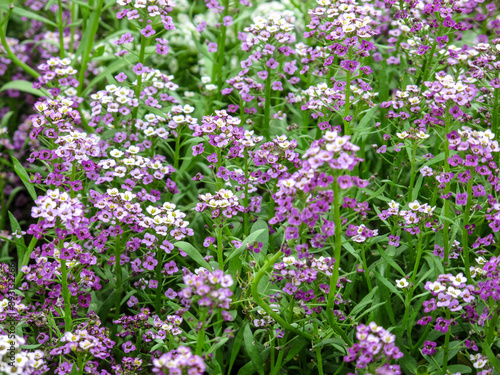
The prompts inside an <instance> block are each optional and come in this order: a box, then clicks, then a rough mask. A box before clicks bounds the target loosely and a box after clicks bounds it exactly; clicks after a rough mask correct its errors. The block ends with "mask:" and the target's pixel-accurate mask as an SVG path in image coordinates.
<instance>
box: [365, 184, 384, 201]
mask: <svg viewBox="0 0 500 375" xmlns="http://www.w3.org/2000/svg"><path fill="white" fill-rule="evenodd" d="M386 186H387V185H382V186H381V187H380V188H379V189H378V190H377V191H372V190H370V189H368V188H365V189H364V190H363V191H364V192H365V193H366V194H367V195H369V197H368V198H367V199H365V200H366V201H369V200H370V199H373V198H377V199H380V200H382V201H385V202H389V201H390V199H389V198H386V197H384V196H383V195H382V193H383V192H384V191H385V187H386Z"/></svg>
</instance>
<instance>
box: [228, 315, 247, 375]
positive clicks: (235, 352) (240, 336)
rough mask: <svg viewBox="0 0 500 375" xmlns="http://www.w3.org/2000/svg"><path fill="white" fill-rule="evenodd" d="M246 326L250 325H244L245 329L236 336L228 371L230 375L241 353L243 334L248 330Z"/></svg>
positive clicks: (241, 329)
mask: <svg viewBox="0 0 500 375" xmlns="http://www.w3.org/2000/svg"><path fill="white" fill-rule="evenodd" d="M246 325H248V323H247V322H245V323H243V327H242V328H240V329H239V330H238V333H237V334H236V337H235V338H234V343H233V347H232V348H231V357H230V358H229V368H228V370H227V373H228V374H230V373H231V369H232V368H233V365H234V361H236V357H237V356H238V353H239V352H240V349H241V344H242V343H243V332H244V329H243V328H246Z"/></svg>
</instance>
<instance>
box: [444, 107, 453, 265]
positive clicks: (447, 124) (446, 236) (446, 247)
mask: <svg viewBox="0 0 500 375" xmlns="http://www.w3.org/2000/svg"><path fill="white" fill-rule="evenodd" d="M449 120H450V115H449V110H448V108H446V116H445V120H444V172H445V173H448V172H450V164H449V163H448V156H449V154H450V149H449V141H448V137H447V134H448V133H449V131H450V121H449ZM450 189H451V182H449V183H448V184H447V185H446V187H445V188H444V195H446V194H448V193H449V192H450ZM449 211H450V200H449V199H445V200H444V217H445V218H448V217H449ZM443 225H444V228H443V247H444V260H443V266H444V270H445V271H446V268H447V266H448V257H449V254H450V239H449V230H450V223H449V221H448V220H444V223H443Z"/></svg>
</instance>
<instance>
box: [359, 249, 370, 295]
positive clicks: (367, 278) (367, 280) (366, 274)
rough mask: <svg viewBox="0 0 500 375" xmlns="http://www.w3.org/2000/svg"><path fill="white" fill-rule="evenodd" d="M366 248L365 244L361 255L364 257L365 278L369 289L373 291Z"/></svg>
mask: <svg viewBox="0 0 500 375" xmlns="http://www.w3.org/2000/svg"><path fill="white" fill-rule="evenodd" d="M365 253H366V249H365V246H363V247H362V248H361V256H362V258H363V269H364V271H365V272H364V273H365V279H366V286H367V287H368V290H369V291H370V292H371V291H372V283H371V280H370V275H369V274H368V265H367V263H366V254H365Z"/></svg>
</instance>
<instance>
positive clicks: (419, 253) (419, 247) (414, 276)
mask: <svg viewBox="0 0 500 375" xmlns="http://www.w3.org/2000/svg"><path fill="white" fill-rule="evenodd" d="M422 237H423V235H422V232H420V233H419V235H418V245H417V258H416V259H415V265H414V266H413V273H412V274H411V279H410V281H411V283H412V284H414V283H415V280H416V279H417V273H418V266H419V265H420V259H421V258H422ZM413 290H415V288H414V287H413V286H412V291H413ZM412 294H413V293H412Z"/></svg>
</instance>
